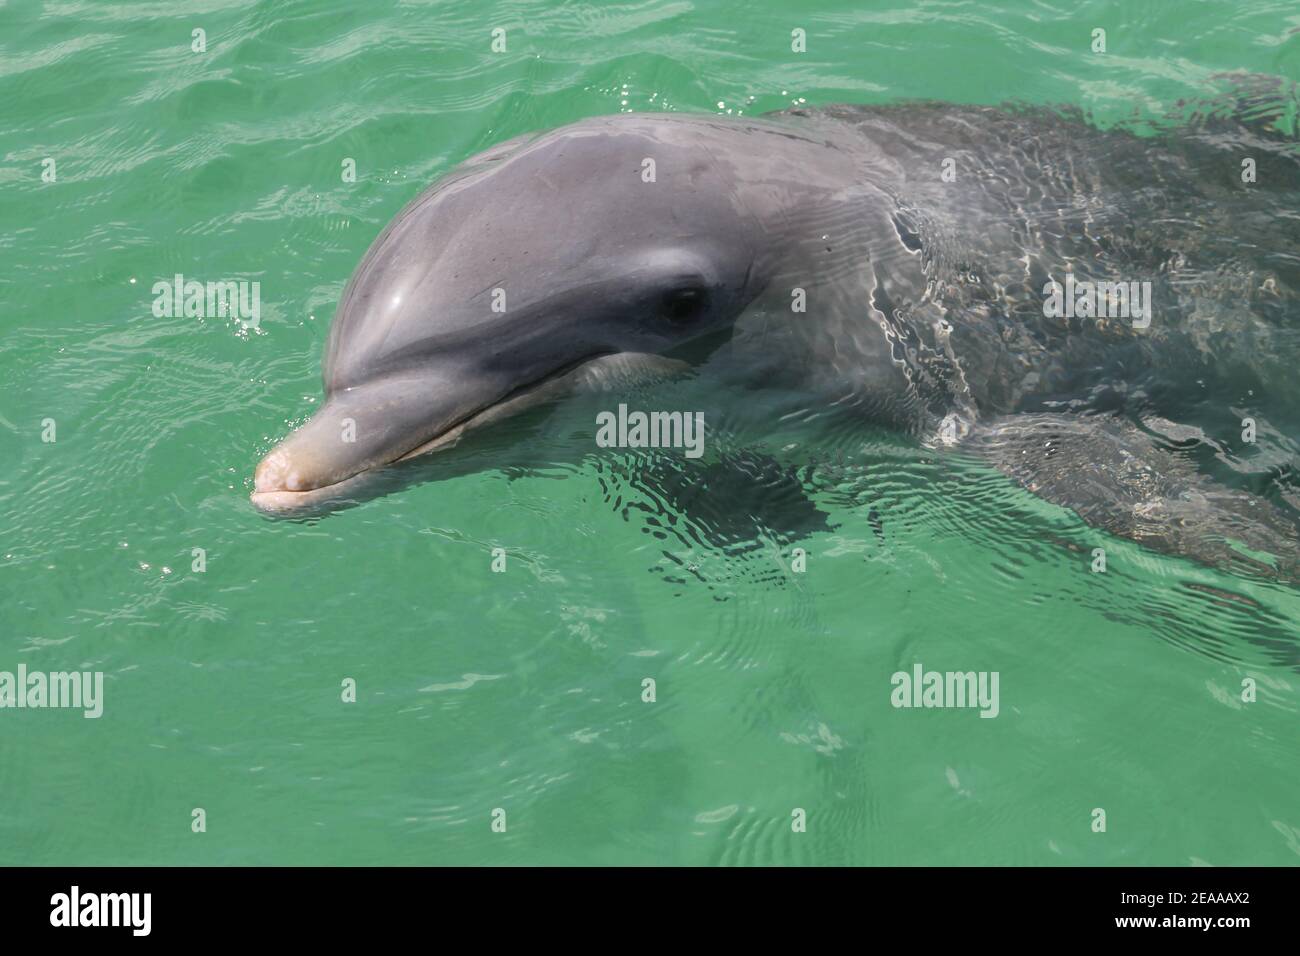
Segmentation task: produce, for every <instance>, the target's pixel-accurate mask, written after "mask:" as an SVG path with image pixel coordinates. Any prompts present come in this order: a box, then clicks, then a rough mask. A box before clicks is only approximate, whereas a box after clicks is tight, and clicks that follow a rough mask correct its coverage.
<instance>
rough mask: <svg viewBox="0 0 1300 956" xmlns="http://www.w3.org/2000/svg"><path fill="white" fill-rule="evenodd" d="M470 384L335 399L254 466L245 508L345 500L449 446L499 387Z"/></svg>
mask: <svg viewBox="0 0 1300 956" xmlns="http://www.w3.org/2000/svg"><path fill="white" fill-rule="evenodd" d="M477 384H478V387H476V388H473V389H470V388H464V387H461V388H456V387H454V386H453V385H452V384H451V383H449V382H447V381H445V380H443V381H435V380H432V379H431V378H430V377H427V376H391V377H387V378H383V379H379V380H377V381H374V382H367V383H366V384H364V385H361V386H358V387H356V388H350V389H343V390H340V391H338V392H335V393H334V394H332V395H331V396H330V397H329V398H328V399H327V400H326V402H325V404H324V405H322V406H321V407H320V409H319V410H318V411H317V412H316V414H315V415H313V416H312V417H311V419H310V420H309V421H308V422H307V423H306V424H304V425H303V426H302V427H300V428H299V429H298V430H297V431H295V432H293V433H292V434H291V435H289V436H288V437H287V438H285V439H284V441H282V442H280V444H278V445H276V446H275V448H273V449H271V451H270V452H269V453H268V454H267V456H266V457H265V458H263V459H262V461H261V462H260V463H259V464H258V466H257V470H256V471H255V472H254V476H253V493H252V495H251V496H250V497H251V501H252V503H253V504H254V505H255V506H257V507H258V508H259V509H261V510H263V511H267V512H272V513H283V512H286V511H297V510H300V509H302V508H304V507H310V506H313V505H315V504H318V503H321V502H323V501H325V500H329V499H333V498H337V497H340V496H345V495H346V493H347V492H348V491H350V490H351V489H352V488H353V487H354V486H355V485H356V484H357V479H358V478H359V477H361V476H363V475H366V474H367V473H369V472H371V471H373V470H375V469H377V468H381V467H383V466H384V465H387V464H391V463H392V462H395V461H398V460H399V459H401V458H404V457H406V456H408V455H409V454H410V453H411V452H413V451H415V450H416V449H422V450H424V449H425V448H426V446H428V447H427V450H432V446H434V445H439V444H450V443H451V442H452V441H454V439H455V438H458V437H459V433H460V431H461V429H460V428H459V425H460V424H461V423H463V421H464V420H465V419H467V418H468V417H470V416H473V415H474V414H475V412H477V411H478V410H479V409H480V408H481V407H482V406H483V405H484V404H491V403H492V402H493V401H494V400H495V399H496V398H497V397H499V394H500V392H501V391H502V390H503V389H504V388H505V387H506V386H500V385H497V386H496V387H493V385H494V384H495V383H486V382H480V383H477Z"/></svg>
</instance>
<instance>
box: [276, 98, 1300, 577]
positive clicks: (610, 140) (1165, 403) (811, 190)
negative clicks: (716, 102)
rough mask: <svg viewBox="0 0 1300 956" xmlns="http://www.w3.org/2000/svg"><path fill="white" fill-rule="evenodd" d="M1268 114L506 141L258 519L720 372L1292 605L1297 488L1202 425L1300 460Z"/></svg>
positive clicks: (343, 303)
mask: <svg viewBox="0 0 1300 956" xmlns="http://www.w3.org/2000/svg"><path fill="white" fill-rule="evenodd" d="M1243 95H1244V96H1246V97H1253V98H1252V99H1249V101H1247V102H1237V103H1236V105H1237V107H1238V109H1237V110H1236V111H1235V114H1231V115H1225V113H1224V111H1223V110H1221V109H1217V110H1208V109H1207V110H1206V111H1204V112H1203V113H1201V114H1195V115H1194V116H1193V120H1192V121H1191V122H1187V123H1184V124H1183V125H1181V126H1179V125H1173V126H1168V127H1153V128H1151V129H1145V130H1143V129H1136V130H1135V129H1132V128H1114V129H1109V130H1103V129H1098V128H1096V127H1094V126H1092V125H1090V124H1089V123H1087V122H1086V121H1085V119H1084V118H1083V117H1082V116H1079V115H1077V114H1073V113H1071V112H1070V111H1062V110H1047V109H1029V108H1010V107H1002V108H995V107H977V106H956V105H949V104H938V103H906V104H893V105H886V106H877V107H857V106H834V107H827V108H823V109H817V110H812V109H807V110H805V109H799V110H791V111H786V112H783V113H778V114H767V115H764V116H760V117H753V118H748V117H746V118H731V117H720V116H712V115H689V114H671V113H670V114H619V115H616V116H603V117H594V118H590V119H584V120H581V121H579V122H576V123H573V124H570V125H567V126H563V127H560V128H558V129H554V130H551V131H547V132H543V133H538V134H531V135H526V136H522V137H518V138H516V139H513V140H510V141H507V142H505V143H502V144H500V145H498V146H496V147H493V148H491V149H489V150H487V151H486V152H483V153H480V154H479V155H476V156H474V157H472V158H470V159H469V160H467V161H466V162H464V163H463V164H461V165H460V166H459V167H457V168H456V169H455V170H453V171H452V172H451V173H449V174H448V175H446V176H445V177H443V178H441V179H440V180H439V181H437V182H436V183H434V184H433V185H432V186H430V187H429V188H428V189H427V190H425V191H424V192H423V193H421V194H420V195H419V196H418V197H416V198H415V199H414V200H413V201H412V202H411V203H410V204H409V205H408V206H407V207H406V208H405V209H403V210H402V211H401V212H400V213H399V214H398V215H397V216H396V218H394V219H393V221H392V222H391V223H390V224H389V225H388V226H387V228H385V229H384V230H383V232H382V233H381V234H380V235H379V237H378V238H377V239H376V240H375V241H374V243H373V245H372V246H371V247H370V249H369V251H368V252H367V253H366V254H365V256H364V258H363V259H362V261H361V263H360V265H359V266H358V267H357V269H356V272H355V273H354V274H353V276H352V278H351V281H350V282H349V283H348V286H347V288H346V289H345V291H344V293H343V296H342V298H341V300H340V303H339V306H338V310H337V313H336V316H335V319H334V322H333V325H332V327H331V330H330V335H329V340H328V343H327V346H326V349H325V355H324V360H323V377H324V389H325V400H324V402H323V403H322V405H321V407H320V408H319V410H318V411H317V412H316V414H315V415H313V416H312V418H311V419H310V420H309V421H308V422H307V423H306V424H304V425H303V426H302V427H301V428H299V429H298V430H297V431H294V432H293V433H291V434H290V435H289V436H288V437H286V438H285V439H284V440H283V441H282V442H280V443H279V444H278V445H276V446H275V447H274V448H273V449H272V450H271V451H270V452H269V453H268V454H267V455H266V456H265V458H263V460H262V461H261V463H260V464H259V465H258V466H257V469H256V473H255V476H254V488H253V491H252V495H251V500H252V502H253V504H254V505H255V506H256V507H258V508H259V509H260V510H262V511H264V512H266V513H268V514H272V515H295V514H303V513H309V512H311V511H312V510H320V509H325V510H328V509H330V508H332V507H334V506H336V505H338V504H339V503H341V502H346V501H348V500H350V499H353V498H356V497H358V496H360V497H364V496H365V493H366V492H365V489H366V486H367V484H368V483H369V482H371V481H372V480H373V479H374V478H375V477H376V476H379V475H382V474H384V473H386V472H391V471H392V470H393V468H394V466H396V465H397V464H398V463H401V462H406V461H409V460H411V459H413V458H417V457H420V458H423V457H424V456H428V455H430V454H431V453H433V452H436V451H439V450H441V449H445V448H447V447H450V446H451V445H453V444H455V443H456V442H458V441H459V440H460V439H461V437H462V436H464V435H465V434H467V433H469V432H471V431H474V430H477V429H481V428H483V427H484V426H488V425H491V424H492V423H494V422H497V421H500V420H501V419H503V418H505V417H507V416H510V415H513V414H516V413H518V412H520V411H521V410H523V409H526V408H529V407H532V406H535V405H538V404H542V403H548V402H553V401H554V400H555V399H557V398H559V397H561V396H564V395H566V394H571V393H573V392H575V391H583V390H601V389H604V390H607V391H618V390H619V389H621V388H624V387H626V386H627V385H628V383H634V382H638V381H642V380H644V379H646V378H647V377H648V378H656V377H659V378H662V377H665V376H673V375H681V374H686V373H690V374H698V373H701V371H702V370H703V371H709V370H712V371H713V372H714V373H716V374H717V377H718V380H719V381H720V382H725V383H727V384H726V387H739V388H741V389H745V388H764V389H783V390H787V391H788V394H789V395H790V396H791V398H790V402H791V408H796V407H808V406H809V405H810V404H811V405H815V406H818V407H825V408H834V409H835V410H836V412H837V414H844V415H849V416H853V417H854V418H856V419H860V420H862V421H864V422H870V423H872V424H873V425H879V426H883V427H886V428H888V429H891V430H895V431H897V432H899V433H902V434H904V435H907V436H910V437H912V438H914V439H915V440H916V441H917V442H918V443H919V444H921V445H923V446H928V447H930V448H936V449H941V450H956V451H958V452H960V453H964V454H970V455H974V456H977V457H980V458H982V459H983V460H986V461H988V462H989V463H991V464H992V465H993V466H995V467H997V468H998V469H1000V470H1002V471H1003V472H1004V473H1006V474H1007V475H1008V476H1010V477H1011V478H1013V479H1014V480H1016V481H1019V482H1020V483H1021V484H1023V485H1024V486H1025V487H1026V488H1028V489H1030V490H1031V491H1033V492H1035V493H1037V494H1040V495H1042V496H1043V497H1045V498H1047V499H1048V500H1051V501H1054V502H1056V503H1059V504H1061V505H1063V506H1065V507H1069V508H1072V509H1074V510H1075V511H1077V512H1078V513H1079V514H1080V515H1082V516H1083V517H1084V519H1085V520H1086V521H1088V522H1090V523H1092V524H1095V525H1097V526H1099V527H1102V528H1105V529H1107V530H1109V531H1112V532H1114V533H1118V534H1120V535H1123V536H1126V537H1129V538H1132V539H1134V540H1139V541H1142V542H1144V543H1146V544H1148V545H1151V546H1153V547H1156V548H1159V549H1161V550H1164V551H1168V552H1171V553H1175V554H1181V555H1184V556H1188V557H1192V558H1195V559H1198V560H1202V561H1206V562H1209V563H1212V564H1219V565H1223V564H1232V565H1239V564H1242V563H1244V565H1245V566H1246V567H1248V568H1249V569H1253V570H1258V571H1263V572H1264V573H1269V574H1274V575H1279V574H1280V575H1282V576H1284V577H1287V578H1288V579H1293V580H1294V579H1295V575H1294V569H1295V567H1296V561H1297V554H1300V547H1297V541H1300V537H1298V531H1297V529H1298V527H1300V526H1298V524H1297V514H1300V511H1297V506H1300V499H1297V497H1296V494H1295V491H1294V489H1293V488H1292V487H1290V486H1288V484H1287V483H1286V482H1285V481H1282V482H1275V483H1274V484H1273V486H1271V487H1269V488H1263V489H1262V488H1260V487H1258V485H1259V484H1260V482H1259V481H1255V487H1252V488H1249V489H1242V488H1241V487H1234V485H1233V484H1232V474H1231V473H1232V472H1233V471H1234V469H1233V468H1231V467H1230V468H1224V467H1223V463H1224V462H1225V461H1230V462H1231V461H1235V462H1237V463H1238V464H1239V462H1240V459H1241V457H1242V455H1243V454H1244V452H1243V449H1241V448H1240V447H1235V446H1234V447H1232V448H1229V447H1227V445H1228V444H1231V442H1228V443H1226V444H1225V439H1224V438H1223V436H1222V435H1219V434H1210V433H1207V432H1205V431H1204V430H1202V429H1201V428H1199V427H1196V426H1193V425H1188V424H1186V423H1185V422H1184V421H1182V420H1180V416H1181V418H1184V419H1187V420H1193V419H1195V420H1204V419H1205V417H1206V416H1205V414H1198V413H1204V412H1205V410H1206V409H1207V408H1211V409H1215V408H1217V409H1218V410H1219V415H1218V417H1219V418H1220V419H1224V420H1233V421H1234V428H1235V418H1237V417H1239V416H1242V415H1243V414H1244V413H1249V414H1248V415H1245V417H1250V418H1252V419H1253V420H1254V421H1255V422H1256V424H1257V426H1258V429H1259V430H1260V431H1261V433H1265V434H1267V435H1268V436H1270V437H1269V438H1268V442H1269V443H1270V444H1269V451H1268V454H1269V455H1271V456H1272V459H1273V460H1272V461H1271V462H1270V464H1269V465H1268V466H1267V467H1268V468H1269V469H1272V473H1274V474H1276V473H1277V471H1278V465H1277V462H1278V461H1281V462H1286V461H1288V460H1289V459H1290V458H1291V457H1292V456H1294V454H1295V453H1296V450H1297V445H1296V442H1295V440H1294V437H1295V435H1296V431H1295V427H1296V424H1297V423H1296V421H1295V418H1294V415H1295V412H1296V410H1297V408H1300V402H1298V401H1297V400H1298V399H1300V387H1298V386H1300V379H1298V378H1297V376H1295V374H1294V369H1295V366H1296V362H1297V359H1298V358H1300V341H1298V340H1297V330H1298V329H1300V321H1297V318H1298V316H1300V312H1298V303H1300V217H1298V216H1297V215H1296V210H1297V209H1300V154H1298V152H1297V143H1296V139H1295V137H1294V135H1293V134H1292V133H1288V132H1287V131H1286V130H1284V129H1281V128H1280V126H1281V124H1282V123H1283V122H1284V119H1285V117H1286V116H1287V115H1288V114H1287V110H1288V109H1291V110H1292V111H1293V110H1294V102H1295V93H1294V87H1291V88H1289V89H1288V88H1287V87H1285V86H1284V85H1282V84H1280V83H1267V84H1264V85H1262V86H1260V85H1258V84H1256V87H1255V88H1253V89H1250V90H1248V91H1247V92H1246V94H1243ZM1261 104H1262V105H1261ZM1290 115H1294V113H1293V112H1292V114H1290ZM1246 161H1248V162H1246ZM1247 165H1248V166H1249V169H1250V172H1251V175H1250V177H1249V179H1247V178H1246V177H1245V176H1244V174H1243V170H1244V169H1245V168H1246V166H1247ZM1080 289H1086V290H1087V294H1086V295H1085V294H1079V301H1078V303H1077V306H1078V308H1075V306H1076V303H1075V301H1074V298H1073V297H1074V296H1075V294H1076V293H1077V292H1078V290H1080ZM1098 289H1100V290H1102V292H1103V295H1102V297H1101V299H1098V298H1097V297H1096V296H1095V295H1094V294H1093V293H1094V292H1095V291H1096V290H1098ZM1053 290H1055V291H1053ZM1062 290H1069V291H1068V293H1066V294H1068V295H1069V296H1070V297H1071V298H1070V302H1069V303H1068V307H1067V308H1065V309H1064V310H1063V309H1062V308H1060V307H1059V306H1060V305H1061V304H1062V303H1061V298H1062ZM1117 293H1122V295H1117ZM1107 297H1109V298H1107ZM1121 300H1122V301H1121ZM1054 303H1055V306H1056V307H1053V304H1054ZM1116 306H1119V307H1120V308H1119V309H1118V311H1117V310H1116V308H1115V307H1116ZM1215 403H1217V404H1215ZM1216 462H1218V464H1216ZM1288 467H1290V466H1289V465H1288V466H1283V467H1282V470H1283V471H1285V470H1286V468H1288ZM1245 470H1248V469H1242V468H1236V469H1235V471H1236V473H1238V474H1240V473H1241V472H1243V471H1245ZM1256 477H1258V476H1256ZM1240 484H1241V482H1238V485H1240ZM1247 484H1249V482H1247Z"/></svg>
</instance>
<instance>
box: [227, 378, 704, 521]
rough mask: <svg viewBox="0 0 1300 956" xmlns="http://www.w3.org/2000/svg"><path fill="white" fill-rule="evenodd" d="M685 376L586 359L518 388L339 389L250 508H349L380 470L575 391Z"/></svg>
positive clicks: (260, 480) (291, 443) (261, 473)
mask: <svg viewBox="0 0 1300 956" xmlns="http://www.w3.org/2000/svg"><path fill="white" fill-rule="evenodd" d="M687 367H688V366H687V365H686V363H685V362H682V361H679V360H676V359H667V358H663V357H661V356H658V355H652V354H642V353H626V352H623V353H616V354H612V355H598V356H592V357H590V358H588V359H584V360H581V361H579V362H578V363H576V364H575V365H572V366H569V367H568V368H566V369H562V370H561V371H560V372H559V373H556V374H555V375H552V376H549V377H547V378H544V379H543V380H541V381H539V382H534V383H532V384H529V385H525V386H523V387H515V388H512V383H510V382H509V381H507V380H506V379H504V378H497V377H490V378H484V377H483V376H482V374H481V373H479V374H477V375H475V376H474V377H473V378H472V379H469V378H464V377H462V378H459V379H457V378H455V377H453V376H450V375H447V374H443V375H440V376H437V377H435V376H433V375H429V374H423V373H411V374H408V375H401V376H389V377H386V378H382V379H378V380H376V381H373V382H367V383H366V384H364V385H360V386H358V387H356V388H349V389H343V390H341V391H337V392H335V393H333V394H332V395H330V397H329V398H328V399H327V400H326V401H325V404H324V405H322V406H321V407H320V409H319V410H318V411H317V412H316V414H315V415H313V416H312V417H311V419H310V420H308V421H307V423H306V424H304V425H303V426H302V427H301V428H299V429H298V430H297V431H295V432H293V433H292V434H291V435H289V436H288V437H287V438H285V439H284V441H282V442H280V444H278V445H276V446H275V447H274V448H273V449H271V451H270V452H269V453H268V454H267V456H266V457H265V458H263V459H262V461H261V462H260V463H259V464H258V466H257V470H256V471H255V472H254V475H253V493H252V494H251V495H250V496H249V498H250V500H251V501H252V503H253V505H254V506H255V507H257V508H258V509H259V510H260V511H263V512H266V513H268V514H274V515H285V514H292V513H301V512H304V511H311V510H314V509H318V508H322V507H325V506H328V505H330V504H332V503H335V502H339V501H345V500H349V499H351V498H352V497H354V496H355V495H356V493H357V492H358V491H359V490H360V489H361V488H362V486H363V485H365V484H367V483H369V481H370V479H371V478H373V477H375V473H376V472H379V471H382V470H383V468H384V466H386V465H391V464H394V463H395V462H399V461H405V460H406V459H408V458H414V457H416V456H418V455H424V454H427V453H429V452H433V451H438V450H440V449H443V448H448V447H450V446H452V445H454V444H456V443H457V442H458V441H460V439H461V437H462V436H463V435H464V434H465V433H466V432H467V431H471V430H474V429H478V428H481V427H482V426H484V425H488V424H491V423H493V422H496V421H499V420H501V419H503V418H508V417H509V416H511V415H515V414H517V413H519V412H521V411H523V410H525V409H527V408H530V407H532V406H534V405H539V404H542V403H543V402H547V401H551V400H553V399H556V398H560V397H563V396H564V395H567V394H570V393H572V392H574V391H595V392H610V391H621V390H622V389H624V388H626V387H628V386H631V385H636V384H643V383H645V382H648V381H654V380H656V379H660V378H665V377H676V376H678V375H681V374H683V373H684V372H685V370H686V369H687Z"/></svg>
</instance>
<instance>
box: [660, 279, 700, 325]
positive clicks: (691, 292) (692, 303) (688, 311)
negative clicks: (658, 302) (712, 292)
mask: <svg viewBox="0 0 1300 956" xmlns="http://www.w3.org/2000/svg"><path fill="white" fill-rule="evenodd" d="M708 304H709V296H708V293H707V292H705V290H704V289H698V288H695V287H693V286H687V287H684V288H681V289H673V290H672V291H671V292H668V293H665V294H664V298H663V304H662V306H661V310H662V312H663V316H664V318H665V319H667V320H668V321H669V322H670V323H672V324H673V325H688V324H690V323H691V322H694V321H695V320H696V319H698V318H699V317H700V316H701V315H703V314H704V310H705V307H706V306H707V305H708Z"/></svg>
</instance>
